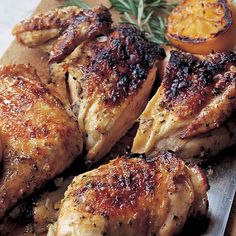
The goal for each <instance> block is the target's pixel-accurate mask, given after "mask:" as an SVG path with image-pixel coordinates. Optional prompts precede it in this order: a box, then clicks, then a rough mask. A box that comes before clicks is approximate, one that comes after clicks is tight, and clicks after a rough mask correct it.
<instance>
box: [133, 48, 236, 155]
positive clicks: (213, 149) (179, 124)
mask: <svg viewBox="0 0 236 236" xmlns="http://www.w3.org/2000/svg"><path fill="white" fill-rule="evenodd" d="M163 74H164V78H163V81H162V84H161V86H160V88H159V89H158V90H157V93H156V94H155V96H154V97H153V98H152V99H151V101H150V102H149V104H148V105H147V107H146V109H145V111H144V112H143V114H142V115H141V118H140V125H139V129H138V132H137V135H136V137H135V139H134V144H133V148H132V151H133V152H138V153H151V152H155V151H157V150H158V151H161V150H165V149H167V150H172V151H175V152H178V153H179V155H181V156H182V157H183V158H192V157H199V156H205V155H208V156H209V155H215V154H216V153H218V152H219V151H220V150H222V149H224V148H225V147H228V146H230V145H232V144H234V143H236V120H235V118H234V117H233V112H234V110H235V107H236V97H235V96H236V54H235V52H226V53H215V54H210V55H209V56H207V57H201V56H198V57H197V56H194V55H191V54H188V53H183V52H181V51H177V50H171V51H170V54H169V57H168V59H167V63H166V66H165V69H164V72H163Z"/></svg>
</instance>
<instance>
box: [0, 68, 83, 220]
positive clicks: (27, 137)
mask: <svg viewBox="0 0 236 236" xmlns="http://www.w3.org/2000/svg"><path fill="white" fill-rule="evenodd" d="M38 80H39V78H38V76H37V74H36V72H35V69H34V68H32V67H30V66H28V65H8V66H4V67H0V81H1V84H0V114H1V120H0V129H1V140H2V142H3V161H2V171H1V175H0V219H1V218H2V217H3V216H4V215H5V214H6V211H7V210H9V209H10V208H11V207H13V206H14V205H15V203H16V202H17V201H18V200H20V199H22V198H23V197H24V196H25V195H28V194H30V193H32V192H33V191H34V189H36V188H39V187H40V186H42V185H43V184H44V183H45V182H46V181H47V180H49V179H51V178H53V177H54V176H55V175H57V174H59V173H60V172H62V171H63V170H64V169H65V168H66V167H67V166H69V165H70V163H71V162H72V161H73V160H74V159H75V158H76V157H77V155H79V154H80V152H81V151H82V145H83V142H82V135H81V133H80V131H79V129H78V126H77V123H76V122H75V121H74V120H73V119H72V118H71V117H69V116H68V114H67V112H66V111H65V110H64V108H63V106H62V104H61V102H60V101H59V100H57V99H56V98H55V97H53V96H52V95H51V94H50V93H49V92H48V90H47V89H46V88H45V87H44V86H43V85H42V84H41V83H40V82H39V81H38Z"/></svg>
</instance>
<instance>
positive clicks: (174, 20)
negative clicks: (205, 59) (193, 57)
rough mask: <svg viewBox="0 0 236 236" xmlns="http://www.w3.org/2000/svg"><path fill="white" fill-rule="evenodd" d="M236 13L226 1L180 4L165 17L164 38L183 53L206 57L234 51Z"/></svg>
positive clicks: (198, 0)
mask: <svg viewBox="0 0 236 236" xmlns="http://www.w3.org/2000/svg"><path fill="white" fill-rule="evenodd" d="M235 31H236V28H235V10H234V5H233V3H232V2H231V1H227V0H183V1H181V3H180V4H179V6H178V7H176V8H175V9H174V10H173V11H172V13H171V14H170V15H169V17H168V25H167V31H166V37H167V38H168V40H169V41H170V42H171V43H172V44H173V45H175V46H176V47H179V48H181V49H183V50H185V51H188V52H192V53H197V54H208V53H210V52H213V51H224V50H228V49H231V48H233V46H234V44H235V43H236V33H235Z"/></svg>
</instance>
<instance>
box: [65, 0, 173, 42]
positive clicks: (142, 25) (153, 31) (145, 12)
mask: <svg viewBox="0 0 236 236" xmlns="http://www.w3.org/2000/svg"><path fill="white" fill-rule="evenodd" d="M109 1H110V3H111V5H112V8H114V9H115V10H116V11H118V12H119V13H120V14H121V23H129V24H133V25H136V26H137V27H138V28H139V29H140V30H141V31H144V32H145V34H146V37H147V38H148V39H149V40H151V41H153V42H155V43H158V44H166V43H167V40H166V38H165V25H166V23H167V18H166V16H167V15H168V14H169V13H170V11H171V10H172V9H173V8H174V7H175V6H176V5H177V3H170V2H167V1H166V0H109ZM66 4H67V5H76V6H79V7H82V8H88V5H87V4H85V3H84V2H83V1H82V0H68V1H66ZM163 15H164V16H163Z"/></svg>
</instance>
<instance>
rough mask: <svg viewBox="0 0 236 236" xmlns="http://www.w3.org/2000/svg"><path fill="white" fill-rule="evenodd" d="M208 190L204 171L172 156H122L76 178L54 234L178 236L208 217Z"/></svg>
mask: <svg viewBox="0 0 236 236" xmlns="http://www.w3.org/2000/svg"><path fill="white" fill-rule="evenodd" d="M207 190H208V183H207V180H206V176H205V175H204V173H203V172H202V171H201V170H200V169H199V168H197V167H191V168H189V167H187V166H186V165H185V164H184V162H183V161H182V160H180V159H176V158H175V156H174V155H173V154H171V153H164V154H161V155H159V156H155V157H153V158H147V159H145V157H144V156H142V155H135V154H132V155H128V156H122V157H119V158H117V159H115V160H113V161H111V162H110V163H109V164H107V165H103V166H101V167H99V168H98V169H95V170H93V171H90V172H87V173H84V174H81V175H79V176H78V177H76V178H75V179H74V180H73V182H72V184H71V185H70V186H69V188H68V190H67V192H66V194H65V198H64V200H63V201H62V207H61V209H60V213H59V218H58V222H57V224H56V226H55V229H54V230H53V229H52V228H51V230H50V234H49V235H60V236H63V235H71V236H75V235H76V236H80V235H81V236H82V235H88V236H90V235H91V236H92V235H93V236H102V235H114V236H118V235H119V236H121V235H122V236H126V235H127V236H128V235H129V236H132V235H135V236H136V235H140V236H142V235H143V236H144V235H145V236H151V235H160V236H164V235H166V236H170V235H176V234H177V233H178V232H180V231H181V229H182V227H183V225H184V223H185V221H186V219H187V217H190V216H193V215H197V214H199V215H205V214H206V211H207V196H206V191H207ZM53 231H54V232H53Z"/></svg>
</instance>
